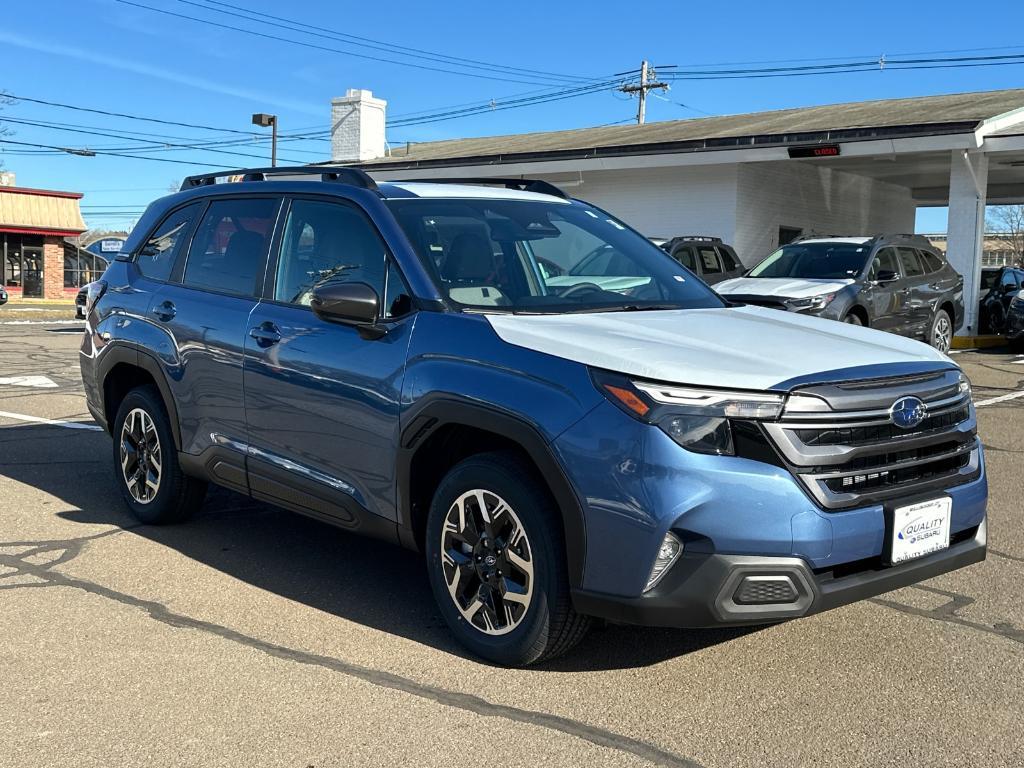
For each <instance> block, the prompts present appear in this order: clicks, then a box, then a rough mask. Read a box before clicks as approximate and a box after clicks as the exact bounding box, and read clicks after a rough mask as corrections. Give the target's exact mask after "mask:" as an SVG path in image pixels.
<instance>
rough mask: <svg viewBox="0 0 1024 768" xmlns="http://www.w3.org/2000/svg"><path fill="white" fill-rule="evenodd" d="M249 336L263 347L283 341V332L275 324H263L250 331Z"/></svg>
mask: <svg viewBox="0 0 1024 768" xmlns="http://www.w3.org/2000/svg"><path fill="white" fill-rule="evenodd" d="M249 335H250V336H252V337H253V338H254V339H256V343H257V344H259V345H260V346H261V347H269V346H271V345H272V344H277V342H279V341H280V340H281V331H280V330H279V329H278V327H277V326H276V325H274V324H273V323H262V324H260V325H257V326H256V327H255V328H250V329H249Z"/></svg>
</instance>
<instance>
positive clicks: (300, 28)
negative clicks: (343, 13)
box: [178, 0, 589, 82]
mask: <svg viewBox="0 0 1024 768" xmlns="http://www.w3.org/2000/svg"><path fill="white" fill-rule="evenodd" d="M178 2H180V3H183V4H185V5H191V6H194V7H196V8H202V9H204V10H208V11H213V12H215V13H222V14H225V15H228V16H233V17H235V18H246V19H248V20H249V21H255V22H257V23H259V24H265V25H267V26H271V27H276V28H281V25H289V27H290V28H291V30H292V31H295V32H301V33H302V34H307V35H311V36H314V37H321V38H327V39H330V40H339V41H342V42H347V43H349V44H350V45H356V46H359V47H362V48H369V49H372V50H377V51H384V52H386V53H393V54H398V55H400V56H408V57H410V58H417V59H424V60H426V61H434V62H439V63H442V64H454V65H460V66H465V67H468V68H472V69H481V70H484V71H494V72H499V73H504V74H519V75H520V76H522V75H527V76H539V77H545V78H552V79H560V80H566V81H570V82H571V81H583V80H587V79H589V78H586V77H581V76H577V75H565V74H561V73H558V72H548V71H544V70H538V69H527V68H524V67H513V66H510V65H506V64H494V63H491V62H486V61H480V60H479V59H469V58H465V57H461V56H450V55H448V54H444V53H437V52H434V51H427V50H424V49H422V48H410V47H408V46H402V45H397V44H395V43H388V42H386V41H383V40H374V39H373V38H369V37H360V36H359V35H352V34H349V33H347V32H340V31H338V30H335V29H330V28H328V27H320V26H316V25H314V24H310V23H308V22H303V21H297V20H295V19H288V18H285V17H283V16H274V15H273V14H269V13H261V12H259V11H254V10H251V9H249V8H244V7H242V6H238V5H232V4H231V3H225V2H220V1H219V0H205V4H200V3H197V2H193V0H178ZM210 6H221V8H212V7H210ZM222 8H231V9H233V10H234V11H240V12H242V13H244V14H245V16H242V15H240V14H239V13H232V12H231V11H225V10H222ZM256 17H261V18H256ZM263 19H272V20H273V22H279V23H277V24H275V23H272V22H269V21H264V20H263ZM309 30H315V31H309ZM321 33H326V34H321Z"/></svg>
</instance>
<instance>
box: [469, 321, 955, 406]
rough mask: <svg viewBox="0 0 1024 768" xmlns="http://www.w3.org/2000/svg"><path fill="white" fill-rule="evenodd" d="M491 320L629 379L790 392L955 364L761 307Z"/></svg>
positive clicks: (871, 335) (509, 334)
mask: <svg viewBox="0 0 1024 768" xmlns="http://www.w3.org/2000/svg"><path fill="white" fill-rule="evenodd" d="M487 320H488V321H489V322H490V324H491V326H492V327H493V328H494V331H495V332H496V333H497V334H498V336H499V337H500V338H501V339H502V340H504V341H506V342H507V343H509V344H515V345H516V346H519V347H526V348H527V349H532V350H535V351H538V352H544V353H546V354H549V355H554V356H555V357H560V358H564V359H566V360H573V361H576V362H578V363H582V364H584V365H589V366H593V367H595V368H602V369H605V370H610V371H617V372H620V373H625V374H627V375H630V376H637V377H640V378H645V379H654V380H657V381H666V382H672V383H678V384H692V385H695V386H710V387H730V388H737V389H753V390H763V389H787V388H789V387H791V386H794V385H795V384H796V383H804V382H807V381H810V380H817V379H820V380H833V381H835V380H842V379H850V378H875V377H880V376H886V375H899V374H903V373H907V372H909V371H910V369H917V370H920V369H928V368H935V369H938V368H949V367H955V366H954V364H953V362H952V360H950V359H949V358H948V357H946V356H945V355H943V354H942V353H941V352H938V351H937V350H935V349H932V348H931V347H930V346H928V345H927V344H924V343H922V342H919V341H914V340H912V339H907V338H904V337H902V336H895V335H893V334H889V333H883V332H881V331H875V330H872V329H870V328H862V327H860V326H854V325H849V324H846V323H838V322H835V321H833V320H822V319H820V318H816V317H808V316H806V315H801V314H798V313H795V312H780V311H778V310H776V309H767V308H765V307H754V306H743V307H723V308H715V309H678V310H665V311H652V312H600V313H593V314H564V315H498V314H494V315H487ZM907 364H911V365H909V366H908V365H907ZM851 369H857V370H856V371H851ZM844 371H845V372H846V373H843V372H844ZM854 374H857V375H854Z"/></svg>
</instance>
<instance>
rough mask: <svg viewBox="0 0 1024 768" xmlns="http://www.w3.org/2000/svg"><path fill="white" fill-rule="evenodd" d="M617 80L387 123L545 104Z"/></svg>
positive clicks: (421, 122) (606, 88) (602, 87)
mask: <svg viewBox="0 0 1024 768" xmlns="http://www.w3.org/2000/svg"><path fill="white" fill-rule="evenodd" d="M619 82H620V81H618V80H609V81H606V82H604V83H596V84H594V85H590V86H585V87H582V88H569V89H565V90H562V91H556V92H553V93H547V94H542V95H538V96H534V97H530V98H521V99H511V100H507V101H491V102H489V103H487V104H481V105H479V106H476V107H467V108H465V109H456V110H449V111H446V112H437V113H434V114H428V115H424V116H422V117H414V118H407V119H404V120H393V121H390V122H388V124H387V125H388V127H389V128H395V127H399V126H402V127H408V126H412V125H424V124H426V123H436V122H440V121H442V120H451V119H454V118H456V117H467V116H469V115H475V114H481V113H485V112H501V111H504V110H506V109H517V108H519V107H525V106H532V105H534V104H547V103H550V102H553V101H562V100H564V99H571V98H576V97H578V96H587V95H589V94H592V93H601V92H602V91H611V90H612V89H613V88H615V87H617V86H618V85H619Z"/></svg>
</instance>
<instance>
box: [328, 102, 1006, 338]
mask: <svg viewBox="0 0 1024 768" xmlns="http://www.w3.org/2000/svg"><path fill="white" fill-rule="evenodd" d="M386 106H387V104H386V102H385V101H383V100H382V99H379V98H375V97H374V96H373V95H372V94H371V93H370V92H369V91H361V90H350V91H349V92H348V94H347V95H346V96H345V97H342V98H338V99H335V100H334V101H333V103H332V162H345V163H350V164H357V165H360V166H361V167H363V168H365V169H366V170H369V171H372V172H373V174H374V176H375V177H376V178H377V179H381V180H395V179H418V178H440V177H449V178H450V177H490V178H497V177H515V178H519V177H523V178H538V179H544V180H546V181H550V182H552V183H554V184H557V185H559V186H560V187H562V188H564V189H566V190H567V191H568V192H570V193H571V194H572V195H574V196H576V197H579V198H581V199H584V200H587V201H588V202H592V203H594V204H595V205H598V206H601V207H602V208H605V209H607V210H608V211H610V212H612V213H614V214H615V215H616V216H618V217H620V218H622V219H623V220H624V221H626V222H628V223H629V224H631V225H632V226H634V227H635V228H637V229H638V230H639V231H641V232H643V233H644V234H645V235H648V236H652V237H672V236H675V235H681V234H701V235H711V236H717V237H721V238H722V239H723V240H725V241H726V242H728V243H730V244H732V245H733V246H734V247H735V248H736V251H737V253H738V254H739V256H740V258H741V259H742V260H743V261H744V263H746V264H748V265H749V264H751V263H752V262H754V261H756V260H757V259H759V258H760V257H762V256H764V255H766V254H768V253H769V252H771V251H772V250H773V249H774V248H775V247H777V246H778V245H779V244H780V243H785V242H788V241H790V240H792V239H794V238H796V237H799V236H805V235H812V234H844V235H861V234H877V233H882V232H886V233H901V232H902V233H909V232H913V231H914V223H915V216H916V209H917V208H918V207H921V206H949V224H948V233H947V240H946V251H947V253H948V257H949V260H950V262H951V263H952V264H953V266H954V267H955V268H956V269H957V271H958V272H960V273H961V274H962V275H963V276H964V286H965V297H966V301H965V304H966V305H967V316H966V319H965V324H964V327H963V328H962V329H961V331H960V333H961V334H967V335H970V334H973V333H975V332H976V327H977V300H976V297H977V293H978V289H977V287H978V285H979V281H980V270H981V266H982V254H983V251H984V222H985V206H986V205H987V204H1000V203H1021V202H1024V90H1007V91H991V92H981V93H962V94H953V95H946V96H927V97H921V98H911V99H893V100H885V101H870V102H859V103H851V104H836V105H828V106H819V107H808V108H802V109H785V110H777V111H772V112H759V113H751V114H743V115H729V116H723V117H707V118H700V119H693V120H672V121H665V122H656V123H647V124H645V125H628V126H614V127H601V128H584V129H580V130H571V131H551V132H544V133H527V134H517V135H511V136H492V137H486V138H470V139H455V140H448V141H436V142H425V143H414V144H409V145H402V146H398V147H388V146H387V145H386V143H385V134H384V126H385V110H386ZM972 296H973V297H975V300H973V301H972V300H971V298H970V297H972Z"/></svg>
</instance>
